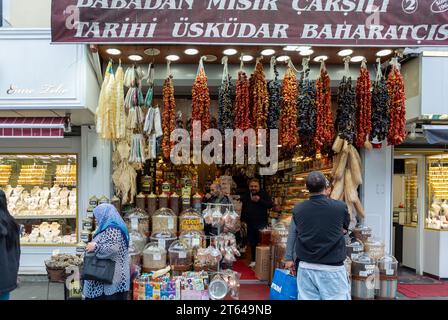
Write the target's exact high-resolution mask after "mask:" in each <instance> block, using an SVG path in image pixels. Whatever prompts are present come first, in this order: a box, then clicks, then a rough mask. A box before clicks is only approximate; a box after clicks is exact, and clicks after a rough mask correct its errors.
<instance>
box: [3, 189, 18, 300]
mask: <svg viewBox="0 0 448 320" xmlns="http://www.w3.org/2000/svg"><path fill="white" fill-rule="evenodd" d="M19 233H20V227H19V225H18V224H17V222H16V221H15V220H14V218H13V217H12V216H11V215H10V214H9V212H8V206H7V205H6V195H5V193H4V192H3V191H2V190H0V300H9V294H10V292H11V291H13V290H14V289H15V288H17V274H18V272H19V261H20V239H19V236H20V235H19Z"/></svg>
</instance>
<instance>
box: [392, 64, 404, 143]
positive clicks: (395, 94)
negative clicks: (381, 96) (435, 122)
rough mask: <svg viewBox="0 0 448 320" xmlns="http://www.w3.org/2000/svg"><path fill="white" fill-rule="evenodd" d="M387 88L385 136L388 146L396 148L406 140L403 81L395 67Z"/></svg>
mask: <svg viewBox="0 0 448 320" xmlns="http://www.w3.org/2000/svg"><path fill="white" fill-rule="evenodd" d="M387 88H388V93H389V98H390V109H389V121H390V126H389V133H388V135H387V143H388V145H392V146H396V145H399V144H401V143H402V142H403V141H404V139H405V138H406V106H405V94H404V80H403V76H402V75H401V72H400V70H398V68H397V66H393V67H392V71H391V73H390V74H389V77H388V79H387Z"/></svg>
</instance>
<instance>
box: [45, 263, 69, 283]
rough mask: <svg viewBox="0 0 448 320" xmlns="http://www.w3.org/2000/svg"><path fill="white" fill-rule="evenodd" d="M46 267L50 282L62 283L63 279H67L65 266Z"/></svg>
mask: <svg viewBox="0 0 448 320" xmlns="http://www.w3.org/2000/svg"><path fill="white" fill-rule="evenodd" d="M46 268H47V275H48V280H49V281H50V282H60V283H64V282H65V280H66V279H67V276H68V274H66V273H65V268H58V269H55V268H49V267H48V266H46Z"/></svg>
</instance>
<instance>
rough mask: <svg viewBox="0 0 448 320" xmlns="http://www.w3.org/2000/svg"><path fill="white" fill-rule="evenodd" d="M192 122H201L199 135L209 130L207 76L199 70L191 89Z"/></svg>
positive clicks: (202, 70) (201, 69)
mask: <svg viewBox="0 0 448 320" xmlns="http://www.w3.org/2000/svg"><path fill="white" fill-rule="evenodd" d="M192 109H193V111H192V113H191V117H192V119H193V121H200V122H201V134H202V133H204V131H205V130H208V129H209V128H210V93H209V90H208V86H207V76H206V75H205V71H204V69H203V68H200V70H199V73H198V75H197V76H196V80H195V81H194V84H193V89H192Z"/></svg>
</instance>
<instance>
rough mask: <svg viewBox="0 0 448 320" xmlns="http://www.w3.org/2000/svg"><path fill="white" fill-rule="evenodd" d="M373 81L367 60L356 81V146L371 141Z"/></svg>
mask: <svg viewBox="0 0 448 320" xmlns="http://www.w3.org/2000/svg"><path fill="white" fill-rule="evenodd" d="M371 86H372V82H371V81H370V73H369V70H368V69H367V66H366V64H365V62H363V63H362V65H361V71H360V74H359V77H358V81H357V82H356V105H357V109H356V126H357V132H356V146H357V147H358V148H362V147H364V146H365V144H366V142H368V141H369V134H370V132H371V130H372V122H371V121H372V116H371V115H372V92H371Z"/></svg>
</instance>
